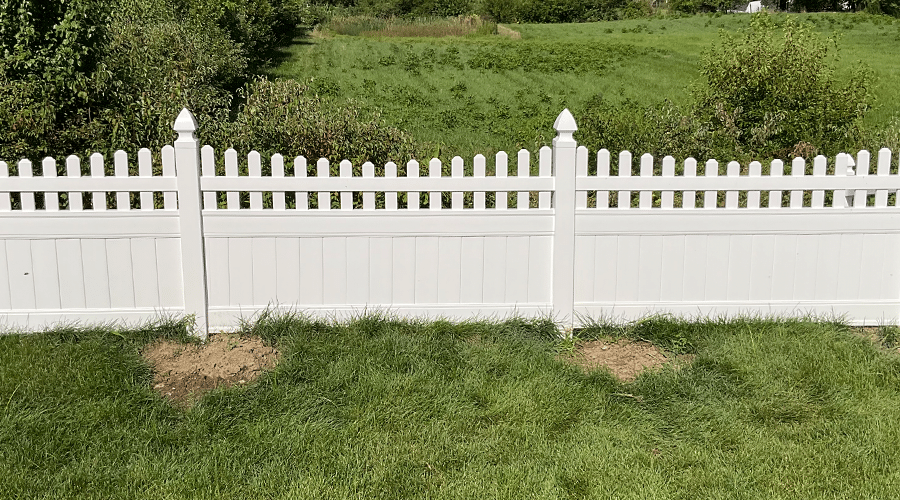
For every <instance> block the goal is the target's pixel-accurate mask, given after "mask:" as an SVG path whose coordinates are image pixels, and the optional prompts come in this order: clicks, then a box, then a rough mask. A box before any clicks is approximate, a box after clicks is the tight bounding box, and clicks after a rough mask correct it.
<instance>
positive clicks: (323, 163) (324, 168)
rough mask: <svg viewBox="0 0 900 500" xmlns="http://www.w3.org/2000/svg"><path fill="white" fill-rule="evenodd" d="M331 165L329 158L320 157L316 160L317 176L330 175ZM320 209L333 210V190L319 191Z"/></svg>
mask: <svg viewBox="0 0 900 500" xmlns="http://www.w3.org/2000/svg"><path fill="white" fill-rule="evenodd" d="M330 171H331V165H330V164H329V163H328V158H319V161H317V162H316V177H330ZM318 202H319V210H331V192H330V191H319V192H318Z"/></svg>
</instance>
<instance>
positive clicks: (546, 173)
mask: <svg viewBox="0 0 900 500" xmlns="http://www.w3.org/2000/svg"><path fill="white" fill-rule="evenodd" d="M538 154H539V156H538V175H539V176H540V177H550V170H551V168H552V167H553V150H552V149H550V148H549V147H547V146H544V147H542V148H541V150H540V151H539V152H538ZM550 198H551V196H550V192H549V191H541V192H540V193H538V208H550ZM529 206H530V205H529Z"/></svg>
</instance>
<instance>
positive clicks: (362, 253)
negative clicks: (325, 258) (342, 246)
mask: <svg viewBox="0 0 900 500" xmlns="http://www.w3.org/2000/svg"><path fill="white" fill-rule="evenodd" d="M369 266H370V262H369V238H367V237H358V238H347V302H346V303H347V304H355V305H365V304H368V303H370V300H369Z"/></svg>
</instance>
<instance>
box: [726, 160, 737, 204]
mask: <svg viewBox="0 0 900 500" xmlns="http://www.w3.org/2000/svg"><path fill="white" fill-rule="evenodd" d="M725 175H726V176H727V177H732V178H734V177H740V176H741V164H740V163H738V162H736V161H730V162H728V167H727V168H726V170H725ZM737 207H738V192H737V191H735V190H733V189H731V190H728V191H726V192H725V208H731V209H734V208H737Z"/></svg>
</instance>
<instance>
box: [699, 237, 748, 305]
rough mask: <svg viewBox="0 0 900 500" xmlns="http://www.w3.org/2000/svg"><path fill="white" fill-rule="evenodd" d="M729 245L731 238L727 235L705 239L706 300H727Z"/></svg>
mask: <svg viewBox="0 0 900 500" xmlns="http://www.w3.org/2000/svg"><path fill="white" fill-rule="evenodd" d="M730 245H731V237H730V236H729V235H727V234H711V235H709V236H708V237H707V238H706V287H705V288H706V297H705V298H706V300H709V301H722V300H726V299H727V298H728V279H727V277H728V261H729V257H730ZM743 264H744V265H746V263H743Z"/></svg>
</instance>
